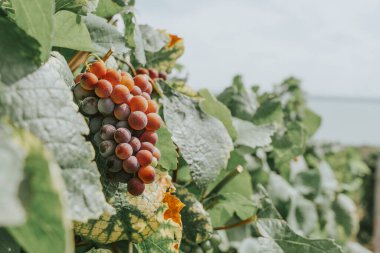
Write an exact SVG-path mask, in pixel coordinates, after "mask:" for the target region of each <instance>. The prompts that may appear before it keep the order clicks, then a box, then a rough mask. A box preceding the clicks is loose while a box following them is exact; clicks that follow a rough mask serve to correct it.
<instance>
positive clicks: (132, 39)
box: [121, 10, 146, 65]
mask: <svg viewBox="0 0 380 253" xmlns="http://www.w3.org/2000/svg"><path fill="white" fill-rule="evenodd" d="M121 17H122V18H123V21H124V26H125V32H124V37H125V40H126V43H127V45H128V47H130V48H133V51H132V53H133V56H134V57H135V58H136V60H137V62H138V63H140V64H142V65H145V64H146V57H145V51H144V42H143V38H142V34H141V31H140V26H139V25H138V24H137V22H136V17H135V13H134V12H133V11H131V10H129V11H128V12H123V13H122V14H121Z"/></svg>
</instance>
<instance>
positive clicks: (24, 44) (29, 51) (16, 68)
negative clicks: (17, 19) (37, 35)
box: [0, 17, 41, 85]
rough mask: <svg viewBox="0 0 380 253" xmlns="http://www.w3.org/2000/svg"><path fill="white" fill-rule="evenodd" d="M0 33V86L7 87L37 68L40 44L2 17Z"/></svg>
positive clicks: (39, 61) (0, 18)
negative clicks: (4, 85)
mask: <svg viewBox="0 0 380 253" xmlns="http://www.w3.org/2000/svg"><path fill="white" fill-rule="evenodd" d="M0 33H1V34H2V36H0V55H1V56H2V57H1V61H0V85H1V84H2V83H4V84H6V85H9V84H12V83H14V82H16V81H18V80H19V79H21V78H22V77H24V76H26V75H27V74H30V73H31V72H33V71H34V70H36V69H37V68H38V67H39V65H40V63H41V60H40V50H39V47H40V44H39V43H38V41H37V40H35V39H34V38H33V37H31V36H29V35H28V34H26V33H25V32H24V31H23V30H22V29H20V28H19V27H18V26H17V25H16V24H15V23H13V22H11V21H10V20H8V19H6V18H3V17H0Z"/></svg>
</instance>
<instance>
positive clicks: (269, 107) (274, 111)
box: [252, 99, 284, 125]
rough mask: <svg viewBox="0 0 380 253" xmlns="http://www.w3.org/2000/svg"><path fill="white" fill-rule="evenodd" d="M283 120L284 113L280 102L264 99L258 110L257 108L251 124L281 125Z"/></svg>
mask: <svg viewBox="0 0 380 253" xmlns="http://www.w3.org/2000/svg"><path fill="white" fill-rule="evenodd" d="M283 118H284V113H283V109H282V105H281V102H279V101H273V100H271V99H266V100H265V101H264V102H263V103H262V104H260V106H259V108H257V111H256V113H255V115H254V116H253V119H252V120H253V123H255V124H257V125H263V124H273V123H277V124H282V123H283Z"/></svg>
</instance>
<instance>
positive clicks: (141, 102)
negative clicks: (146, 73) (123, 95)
mask: <svg viewBox="0 0 380 253" xmlns="http://www.w3.org/2000/svg"><path fill="white" fill-rule="evenodd" d="M129 106H130V108H131V111H132V112H134V111H141V112H145V111H146V109H148V101H147V100H146V99H145V98H144V97H143V96H134V97H133V98H132V99H131V101H130V102H129Z"/></svg>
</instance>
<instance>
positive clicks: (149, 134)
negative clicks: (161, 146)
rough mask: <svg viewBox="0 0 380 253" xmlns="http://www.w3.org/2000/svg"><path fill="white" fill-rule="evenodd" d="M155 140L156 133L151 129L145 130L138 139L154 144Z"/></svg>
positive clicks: (156, 137) (156, 138)
mask: <svg viewBox="0 0 380 253" xmlns="http://www.w3.org/2000/svg"><path fill="white" fill-rule="evenodd" d="M157 140H158V136H157V133H155V132H153V131H145V132H144V133H143V134H142V135H141V136H140V141H141V142H145V141H147V142H150V143H152V144H153V145H156V143H157Z"/></svg>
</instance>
